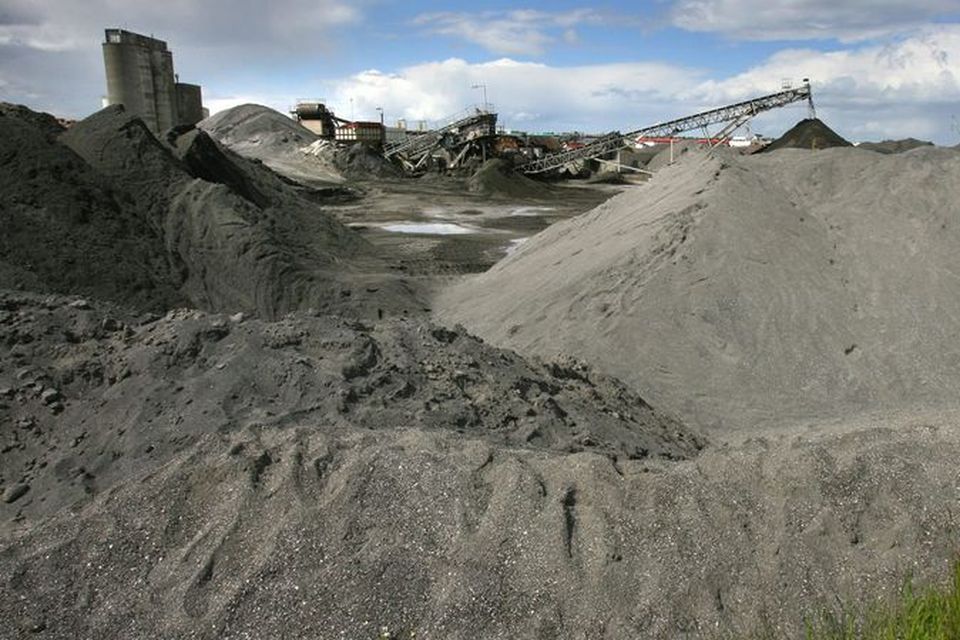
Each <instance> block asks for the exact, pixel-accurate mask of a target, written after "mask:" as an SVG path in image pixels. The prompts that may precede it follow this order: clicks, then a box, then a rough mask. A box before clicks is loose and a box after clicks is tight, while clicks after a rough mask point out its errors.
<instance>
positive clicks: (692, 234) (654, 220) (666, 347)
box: [436, 149, 960, 429]
mask: <svg viewBox="0 0 960 640" xmlns="http://www.w3.org/2000/svg"><path fill="white" fill-rule="evenodd" d="M957 202H960V154H957V153H956V152H954V151H952V150H943V149H919V150H915V151H913V152H909V153H906V154H901V155H896V156H882V155H879V154H875V153H870V152H866V151H858V150H856V149H830V150H825V151H819V152H816V153H813V152H804V151H798V150H783V151H781V152H778V153H776V154H770V155H762V156H755V157H736V156H732V155H731V156H730V157H724V159H723V160H719V159H707V158H705V157H704V156H703V155H702V154H689V155H688V156H685V157H684V159H683V160H682V161H681V162H680V163H679V164H678V165H676V166H673V167H667V168H665V169H664V170H662V171H661V172H660V173H659V174H658V175H657V177H656V178H655V179H654V180H652V181H651V182H650V183H648V184H647V185H646V186H645V187H641V188H637V189H634V190H631V191H628V192H626V193H624V194H622V195H620V196H617V197H615V198H614V199H612V200H610V201H608V202H607V203H605V204H603V205H601V206H600V207H598V208H597V209H595V210H593V211H591V212H589V213H587V214H584V215H582V216H580V217H579V218H576V219H574V220H571V221H569V222H566V223H562V224H558V225H556V226H554V227H551V228H549V229H547V230H546V231H544V232H543V233H541V234H540V235H538V236H536V237H534V238H533V239H531V240H530V241H528V242H527V243H526V244H525V245H524V246H523V247H521V248H520V250H518V251H517V252H516V253H515V254H513V255H512V256H510V257H508V258H507V259H505V260H503V261H502V262H500V263H498V264H497V265H495V266H494V267H493V268H492V269H491V270H490V271H489V272H487V273H485V274H482V275H480V276H477V277H475V278H473V279H471V280H469V281H466V282H464V283H463V284H461V285H459V286H457V287H455V288H453V289H452V290H450V291H448V292H446V293H444V294H443V295H441V296H440V299H439V300H438V301H437V305H436V306H437V307H438V308H439V309H440V316H441V317H442V318H444V319H446V320H448V321H457V322H463V323H464V324H465V325H466V326H467V327H468V328H470V329H471V330H473V331H475V332H477V333H478V334H479V335H481V336H483V337H485V338H487V339H490V340H492V341H494V342H495V343H497V344H501V345H508V346H511V347H515V348H517V349H519V350H520V351H522V352H526V353H539V354H553V353H558V352H564V353H570V354H573V355H576V356H578V357H581V358H583V359H585V360H587V361H588V362H591V363H593V364H595V365H596V366H598V367H599V368H601V369H603V370H605V371H607V372H610V373H612V374H614V375H617V376H619V377H621V378H623V379H624V380H626V381H627V382H629V383H631V384H633V385H635V387H636V388H637V389H638V390H639V391H640V392H641V394H642V395H643V396H644V397H646V398H648V399H649V400H650V401H651V402H652V403H653V404H655V405H657V406H662V407H667V408H670V409H671V410H674V411H677V412H679V414H680V415H681V416H682V417H683V418H684V419H686V420H688V421H690V422H691V423H693V424H696V425H700V426H703V427H713V428H718V427H723V428H728V429H732V428H746V427H751V426H753V425H757V424H759V423H780V424H782V423H787V422H791V421H795V420H806V419H812V418H821V417H825V416H835V415H846V414H849V413H850V412H856V411H862V410H875V409H880V408H890V407H901V406H906V405H911V406H925V405H928V404H933V405H937V404H941V403H955V402H956V394H955V391H954V390H955V389H956V388H957V386H958V384H960V366H958V365H960V352H958V350H957V349H956V338H957V336H958V334H960V296H958V295H957V291H958V287H960V254H958V253H957V252H956V250H955V248H956V246H958V242H960V210H958V205H957V204H956V203H957Z"/></svg>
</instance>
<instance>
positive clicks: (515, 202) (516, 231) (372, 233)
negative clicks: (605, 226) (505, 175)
mask: <svg viewBox="0 0 960 640" xmlns="http://www.w3.org/2000/svg"><path fill="white" fill-rule="evenodd" d="M351 187H352V188H354V189H356V191H357V192H358V194H359V195H360V197H359V199H358V200H356V201H355V202H346V203H343V204H339V205H335V206H332V207H330V208H329V209H328V210H329V211H330V212H331V213H333V214H334V215H335V216H336V217H337V219H338V220H340V221H341V222H343V223H344V224H346V225H348V226H349V227H351V228H353V229H354V230H357V231H359V232H361V235H363V237H364V238H366V239H367V240H369V241H370V242H371V243H372V244H373V245H374V246H375V247H376V248H377V254H378V255H379V256H380V257H381V258H383V259H384V260H385V261H386V262H388V263H389V264H390V268H391V269H392V270H395V271H397V272H398V273H402V274H404V275H406V276H409V277H411V278H415V279H417V280H419V281H421V282H423V283H424V284H425V285H426V286H428V287H430V288H433V287H434V286H435V285H437V284H439V283H444V282H446V281H447V280H448V278H447V276H456V275H461V274H468V273H478V272H481V271H485V270H486V269H488V268H490V266H492V265H493V264H494V263H495V262H497V261H498V260H500V259H501V258H503V257H504V256H505V255H507V254H508V253H509V252H511V251H513V250H515V249H516V247H518V246H519V245H520V243H522V242H523V241H525V240H526V239H527V238H529V237H530V236H532V235H534V234H536V233H538V232H540V231H542V230H543V229H545V228H547V227H548V226H550V225H551V224H553V223H555V222H558V221H560V220H565V219H568V218H570V217H572V216H576V215H579V214H581V213H583V212H584V211H588V210H590V209H592V208H593V207H595V206H597V205H598V204H600V203H601V202H603V201H604V200H606V199H608V198H610V197H612V196H613V195H615V194H617V193H619V192H620V191H622V190H623V189H626V188H632V187H629V186H611V185H589V184H585V183H582V182H581V183H573V184H571V183H559V184H557V185H556V186H555V188H554V189H552V190H549V191H537V192H536V193H532V194H516V195H510V196H504V195H501V194H492V195H491V194H484V193H472V192H470V191H469V190H468V189H467V185H466V180H464V179H458V178H443V177H435V176H427V177H426V178H419V179H387V180H379V181H376V182H371V181H364V182H359V183H354V184H352V185H351Z"/></svg>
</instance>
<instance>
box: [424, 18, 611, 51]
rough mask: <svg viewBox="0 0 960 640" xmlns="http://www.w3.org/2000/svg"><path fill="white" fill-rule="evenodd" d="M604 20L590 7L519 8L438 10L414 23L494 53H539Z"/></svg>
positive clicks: (574, 39)
mask: <svg viewBox="0 0 960 640" xmlns="http://www.w3.org/2000/svg"><path fill="white" fill-rule="evenodd" d="M605 20H606V18H605V17H603V16H602V15H601V14H599V13H597V12H596V11H594V10H592V9H574V10H572V11H563V12H553V13H551V12H546V11H535V10H530V9H520V10H514V11H484V12H479V13H457V12H441V13H427V14H422V15H420V16H418V17H417V18H416V19H415V20H414V24H415V25H418V26H421V27H424V28H426V29H427V31H429V32H431V33H436V34H440V35H445V36H452V37H455V38H459V39H462V40H466V41H467V42H471V43H473V44H478V45H480V46H481V47H483V48H485V49H487V50H488V51H491V52H493V53H496V54H502V55H526V56H539V55H542V54H543V53H544V52H545V51H546V50H547V48H548V47H549V46H550V45H552V44H554V43H556V42H559V41H562V42H564V43H566V44H575V43H576V42H577V41H578V35H577V32H576V29H575V27H576V26H578V25H581V24H601V23H603V22H604V21H605Z"/></svg>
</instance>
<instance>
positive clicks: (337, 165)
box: [300, 140, 404, 180]
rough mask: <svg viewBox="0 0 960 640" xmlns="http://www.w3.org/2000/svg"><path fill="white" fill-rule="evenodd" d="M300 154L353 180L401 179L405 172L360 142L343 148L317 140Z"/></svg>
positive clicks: (331, 142) (302, 149)
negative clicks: (318, 161)
mask: <svg viewBox="0 0 960 640" xmlns="http://www.w3.org/2000/svg"><path fill="white" fill-rule="evenodd" d="M300 152H301V153H304V154H306V155H309V156H312V157H315V158H317V159H319V160H321V161H323V162H326V163H328V164H329V165H330V166H331V167H333V168H334V169H335V170H336V171H337V172H339V173H340V174H341V175H343V176H344V177H346V178H349V179H351V180H366V179H370V178H400V177H403V175H404V172H403V170H402V169H401V168H400V167H398V166H397V165H395V164H393V163H392V162H390V161H389V160H387V159H386V158H384V157H383V154H382V153H380V152H379V151H376V150H375V149H372V148H371V147H369V146H367V145H365V144H363V143H359V142H358V143H355V144H352V145H348V146H343V145H338V144H337V143H335V142H333V141H332V140H317V141H316V142H313V143H311V144H309V145H307V146H306V147H303V148H301V149H300Z"/></svg>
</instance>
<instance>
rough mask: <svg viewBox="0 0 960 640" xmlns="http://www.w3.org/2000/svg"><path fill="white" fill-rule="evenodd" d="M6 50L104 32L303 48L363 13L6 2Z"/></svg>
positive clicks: (306, 0) (47, 47) (300, 7)
mask: <svg viewBox="0 0 960 640" xmlns="http://www.w3.org/2000/svg"><path fill="white" fill-rule="evenodd" d="M4 4H5V5H6V6H4V8H3V10H2V12H0V45H6V46H23V47H28V48H33V49H38V50H41V51H65V50H76V49H82V48H87V47H90V46H96V43H98V42H99V40H100V39H101V38H102V37H103V29H105V28H108V27H120V28H126V29H130V30H133V31H139V32H141V33H152V32H155V33H157V34H158V37H160V38H161V39H164V37H165V35H163V34H167V35H169V34H176V35H177V37H178V38H179V39H180V40H181V41H185V42H191V43H193V44H194V45H197V46H199V45H201V44H207V45H209V44H219V45H227V44H230V45H233V46H235V47H237V48H247V49H252V48H259V47H263V46H273V47H280V48H290V49H293V48H295V47H302V45H301V44H300V43H302V42H303V40H302V38H304V37H308V36H309V37H312V38H317V37H320V36H322V34H323V32H325V31H328V30H329V29H330V28H331V27H338V26H343V25H347V24H352V23H356V22H358V21H359V20H360V19H361V17H362V16H361V12H360V10H359V9H357V8H356V3H353V2H348V1H346V0H274V1H273V2H270V3H265V2H261V1H259V0H205V1H204V2H196V1H195V0H165V1H164V2H154V1H153V0H83V1H79V0H76V1H70V2H63V1H62V0H4Z"/></svg>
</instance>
